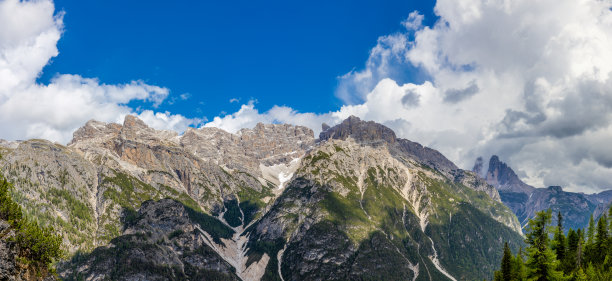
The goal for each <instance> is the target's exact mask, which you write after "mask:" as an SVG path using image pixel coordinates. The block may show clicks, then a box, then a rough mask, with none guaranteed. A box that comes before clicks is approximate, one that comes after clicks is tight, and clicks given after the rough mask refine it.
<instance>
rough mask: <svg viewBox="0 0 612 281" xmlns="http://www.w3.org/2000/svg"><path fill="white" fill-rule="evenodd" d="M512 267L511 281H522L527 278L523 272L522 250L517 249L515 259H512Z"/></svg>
mask: <svg viewBox="0 0 612 281" xmlns="http://www.w3.org/2000/svg"><path fill="white" fill-rule="evenodd" d="M513 261H514V265H513V266H512V280H517V281H522V280H525V278H527V275H526V272H525V262H524V261H523V249H522V248H519V251H518V253H517V254H516V257H515V258H514V260H513Z"/></svg>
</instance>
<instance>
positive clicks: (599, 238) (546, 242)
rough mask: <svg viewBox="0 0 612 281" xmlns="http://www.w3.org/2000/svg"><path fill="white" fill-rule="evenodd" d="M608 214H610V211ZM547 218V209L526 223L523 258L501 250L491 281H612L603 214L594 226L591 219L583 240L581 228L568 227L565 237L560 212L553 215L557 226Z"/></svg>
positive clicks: (611, 240)
mask: <svg viewBox="0 0 612 281" xmlns="http://www.w3.org/2000/svg"><path fill="white" fill-rule="evenodd" d="M609 214H612V208H610V210H609ZM551 216H552V215H551V211H550V210H547V211H541V212H538V213H537V214H536V216H535V217H534V218H533V219H530V220H529V226H528V229H527V234H526V239H525V242H526V243H527V244H528V247H527V248H526V255H525V256H523V253H522V251H519V252H518V253H517V255H516V256H512V253H511V252H510V251H509V249H504V256H503V258H502V262H501V270H499V271H496V272H495V278H494V280H495V281H498V280H499V281H510V280H518V281H522V280H538V281H540V280H542V281H544V280H568V281H573V280H594V281H600V280H601V281H608V280H612V237H611V234H612V224H611V220H610V219H609V217H608V216H606V215H603V216H602V217H601V218H600V219H599V220H598V222H597V224H595V222H594V220H593V218H592V217H591V219H590V223H589V226H588V228H587V230H586V234H587V237H586V238H585V237H584V233H585V231H583V230H582V229H578V230H577V231H576V230H574V229H572V228H570V229H569V231H568V233H567V236H565V234H564V233H563V218H562V216H561V214H560V213H557V217H558V220H557V221H558V224H557V226H556V227H551V226H550V225H549V224H550V221H551ZM550 237H553V239H552V240H551V239H550ZM525 257H526V258H527V260H526V261H524V259H525Z"/></svg>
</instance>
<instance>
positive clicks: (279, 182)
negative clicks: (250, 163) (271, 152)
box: [259, 157, 302, 190]
mask: <svg viewBox="0 0 612 281" xmlns="http://www.w3.org/2000/svg"><path fill="white" fill-rule="evenodd" d="M301 160H302V158H301V157H298V158H293V159H292V160H291V161H290V162H289V163H286V164H284V163H281V164H275V165H272V166H266V165H264V164H263V163H260V164H259V169H260V170H261V174H262V176H263V180H265V181H269V182H271V183H273V184H275V185H276V186H278V189H279V190H282V189H283V188H285V187H286V183H288V182H289V181H290V180H291V179H292V178H293V174H294V173H295V171H296V170H297V169H298V168H299V166H300V162H301Z"/></svg>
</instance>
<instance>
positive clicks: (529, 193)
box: [474, 155, 612, 230]
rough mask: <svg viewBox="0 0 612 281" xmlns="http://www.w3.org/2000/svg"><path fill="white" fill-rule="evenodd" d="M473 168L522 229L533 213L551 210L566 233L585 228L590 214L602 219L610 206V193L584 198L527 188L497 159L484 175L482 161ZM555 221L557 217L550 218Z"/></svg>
mask: <svg viewBox="0 0 612 281" xmlns="http://www.w3.org/2000/svg"><path fill="white" fill-rule="evenodd" d="M474 167H475V168H474V171H475V172H477V173H479V174H480V175H483V176H484V178H485V180H486V181H487V183H489V184H490V185H492V186H494V187H495V188H497V189H498V191H499V195H500V197H501V200H502V202H503V203H504V204H506V205H507V206H508V207H509V208H510V209H512V211H513V212H514V213H515V214H516V216H517V217H518V219H519V221H520V222H521V225H523V226H525V225H527V223H528V222H529V219H531V218H533V217H534V216H535V214H536V212H539V211H542V210H547V209H551V210H552V211H553V212H555V213H556V212H561V215H562V216H563V219H564V227H565V229H566V230H568V229H569V228H570V227H571V228H573V229H577V228H585V227H586V226H587V224H588V221H589V218H590V216H591V214H594V215H595V216H596V217H597V216H598V215H601V214H602V213H603V212H606V211H607V209H606V207H605V206H608V205H609V204H611V203H612V202H611V201H610V200H612V192H609V191H604V192H601V193H599V194H590V195H586V194H582V193H574V192H566V191H564V190H563V188H562V187H560V186H550V187H547V188H535V187H532V186H530V185H527V184H525V183H524V182H523V181H521V179H520V178H519V177H518V176H517V175H516V173H515V172H514V170H512V168H511V167H509V166H508V165H507V164H506V163H504V162H502V161H501V160H500V159H499V157H498V156H496V155H493V156H491V158H490V160H489V165H488V169H487V171H486V173H485V171H482V170H481V169H482V168H483V167H484V164H483V161H482V159H480V160H478V159H477V161H476V164H475V165H474ZM479 168H480V170H479ZM554 220H556V216H553V221H554ZM553 223H554V222H553Z"/></svg>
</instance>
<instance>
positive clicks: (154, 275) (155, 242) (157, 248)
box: [60, 199, 240, 280]
mask: <svg viewBox="0 0 612 281" xmlns="http://www.w3.org/2000/svg"><path fill="white" fill-rule="evenodd" d="M193 212H194V211H193V210H189V209H187V207H185V206H184V205H183V204H181V203H179V202H177V201H174V200H171V199H163V200H160V201H145V202H143V203H142V206H141V208H140V210H139V211H138V213H137V214H133V215H132V217H131V218H130V219H129V220H127V221H125V229H124V231H123V233H122V235H120V236H118V237H116V238H114V239H113V240H112V241H111V243H110V245H109V246H106V247H100V248H97V249H96V250H95V251H93V252H92V253H90V254H85V255H82V256H80V257H79V258H78V259H77V260H76V261H73V262H72V263H67V264H64V265H62V268H61V270H60V271H61V273H62V276H61V277H62V278H64V279H67V280H78V279H79V278H84V279H86V280H201V279H202V278H204V279H212V280H240V279H239V278H238V276H236V274H235V273H234V272H233V268H232V265H230V264H229V263H228V262H226V261H225V260H224V259H223V257H221V256H219V255H218V254H217V253H216V252H215V251H214V249H212V248H211V247H210V246H209V245H208V244H207V243H211V241H208V240H207V239H208V238H207V236H206V235H205V234H204V232H202V230H201V228H200V225H199V224H198V219H197V217H194V215H193ZM202 216H204V215H202ZM209 219H212V218H209ZM213 220H214V219H213ZM217 227H219V228H222V229H223V230H224V231H231V229H229V227H226V226H223V225H222V224H221V223H220V222H219V226H217Z"/></svg>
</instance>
